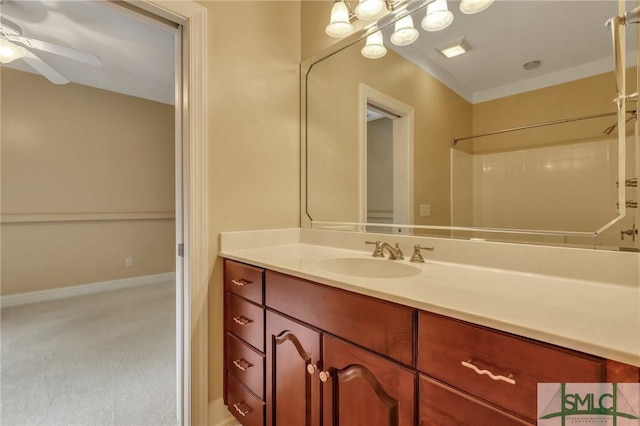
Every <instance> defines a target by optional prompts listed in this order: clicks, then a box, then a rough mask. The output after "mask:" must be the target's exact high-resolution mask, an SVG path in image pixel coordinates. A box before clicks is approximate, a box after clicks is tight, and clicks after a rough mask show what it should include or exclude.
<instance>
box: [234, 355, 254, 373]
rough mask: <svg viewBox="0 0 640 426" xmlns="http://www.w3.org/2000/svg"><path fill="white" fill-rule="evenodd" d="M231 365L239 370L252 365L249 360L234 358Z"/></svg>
mask: <svg viewBox="0 0 640 426" xmlns="http://www.w3.org/2000/svg"><path fill="white" fill-rule="evenodd" d="M233 365H235V366H236V368H237V369H238V370H240V371H245V370H246V369H247V368H249V367H253V364H251V363H250V362H249V361H247V360H246V359H242V358H241V359H234V360H233Z"/></svg>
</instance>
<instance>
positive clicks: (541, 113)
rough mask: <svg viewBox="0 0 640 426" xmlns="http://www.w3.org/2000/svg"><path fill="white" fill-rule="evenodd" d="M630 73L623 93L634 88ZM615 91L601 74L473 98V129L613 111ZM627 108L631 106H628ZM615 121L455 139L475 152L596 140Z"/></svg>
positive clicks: (488, 129)
mask: <svg viewBox="0 0 640 426" xmlns="http://www.w3.org/2000/svg"><path fill="white" fill-rule="evenodd" d="M634 73H635V69H629V70H628V72H627V81H628V84H629V88H628V91H629V93H632V92H633V91H634V90H635V89H634V86H635V84H633V82H634V79H633V78H631V77H633V75H634ZM615 93H616V88H615V79H614V76H613V74H612V73H604V74H599V75H596V76H593V77H588V78H583V79H580V80H575V81H572V82H569V83H564V84H559V85H555V86H550V87H546V88H543V89H539V90H533V91H530V92H525V93H520V94H516V95H513V96H507V97H504V98H500V99H495V100H492V101H487V102H482V103H478V104H475V105H473V134H481V133H485V132H491V131H494V130H499V129H508V128H512V127H518V126H523V125H528V124H534V123H543V122H547V121H553V120H561V119H568V118H573V117H581V116H587V115H592V114H601V113H608V112H611V113H615V112H616V108H615V105H614V104H613V102H612V101H613V99H614V98H615ZM628 109H633V105H630V107H629V108H628ZM615 122H616V118H615V116H611V117H604V118H598V119H593V120H584V121H576V122H573V123H567V124H560V125H553V126H547V127H541V128H538V129H532V130H523V131H518V132H514V133H506V134H503V135H497V136H490V137H486V138H479V139H476V140H474V141H473V142H461V144H462V145H466V144H472V145H473V151H474V152H475V153H478V152H492V151H501V150H505V149H506V150H516V149H520V148H526V147H530V146H540V145H557V144H570V143H575V142H580V141H584V140H602V139H606V137H605V135H604V134H603V130H604V129H605V128H607V127H608V126H610V125H611V124H613V123H615Z"/></svg>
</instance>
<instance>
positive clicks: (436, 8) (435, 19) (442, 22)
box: [422, 0, 453, 31]
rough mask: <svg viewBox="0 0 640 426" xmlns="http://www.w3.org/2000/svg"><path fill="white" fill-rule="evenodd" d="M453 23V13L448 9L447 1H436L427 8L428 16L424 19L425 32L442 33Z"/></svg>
mask: <svg viewBox="0 0 640 426" xmlns="http://www.w3.org/2000/svg"><path fill="white" fill-rule="evenodd" d="M452 22H453V13H451V11H450V10H449V8H448V7H447V0H435V1H434V2H432V3H429V5H428V6H427V14H426V15H425V17H424V18H423V19H422V28H424V30H425V31H440V30H444V29H445V28H447V27H448V26H449V25H451V23H452Z"/></svg>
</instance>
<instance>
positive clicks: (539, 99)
mask: <svg viewBox="0 0 640 426" xmlns="http://www.w3.org/2000/svg"><path fill="white" fill-rule="evenodd" d="M432 4H435V3H432ZM634 5H635V3H634ZM459 6H460V4H459V2H455V1H449V2H447V8H448V10H449V11H450V12H451V14H452V15H453V20H452V22H451V23H450V24H449V25H448V26H447V27H446V28H444V29H443V30H441V31H437V32H433V31H425V30H424V28H423V26H422V25H421V22H422V21H423V20H424V18H425V16H426V13H427V6H426V5H422V6H420V7H418V8H417V10H416V11H415V12H413V13H412V14H411V15H409V16H412V17H413V23H414V27H415V28H416V29H417V31H418V36H417V39H416V40H415V41H414V42H413V43H411V44H407V45H404V46H402V45H401V46H398V45H396V44H397V43H395V44H394V43H392V42H391V38H392V35H393V33H394V30H395V29H396V27H397V26H396V25H393V24H391V25H387V26H384V27H383V26H382V25H381V28H380V33H379V34H380V35H381V36H382V40H383V43H384V49H385V50H386V53H385V54H384V55H382V56H380V57H378V58H376V59H372V58H371V56H372V55H367V56H365V53H366V52H367V49H366V47H367V43H368V42H367V38H366V37H363V38H361V39H360V40H359V41H357V42H355V43H353V44H351V45H349V46H348V47H346V48H343V49H341V50H339V51H337V52H336V53H334V54H332V55H331V56H329V57H327V58H325V59H323V60H320V61H317V62H316V63H313V64H312V65H311V66H310V70H309V72H308V73H307V75H306V104H305V107H306V117H307V120H306V182H305V186H306V214H307V215H308V217H309V218H310V220H311V221H312V222H313V223H319V222H336V223H367V224H369V225H370V226H369V229H375V230H376V232H379V231H382V232H411V233H415V234H428V235H433V234H435V235H453V236H461V237H480V238H489V239H498V240H509V239H515V240H518V241H527V242H532V243H552V244H556V243H559V244H570V245H591V246H593V244H594V243H595V244H597V245H598V246H599V247H620V246H624V247H635V235H636V234H635V224H636V212H637V208H635V207H634V206H633V200H637V184H636V185H634V182H635V178H636V171H635V167H636V163H637V161H636V154H635V152H636V142H635V139H636V138H635V135H634V128H635V125H636V120H635V118H636V114H635V108H636V104H635V103H633V104H632V103H628V104H627V108H626V109H627V114H626V117H625V119H626V121H627V132H626V138H627V143H626V145H625V151H626V172H625V176H626V178H625V183H624V184H625V185H626V186H625V188H626V189H625V191H626V199H627V200H629V201H627V202H626V204H628V205H625V206H624V210H625V213H626V217H625V218H624V219H622V220H620V221H619V222H618V223H616V224H615V225H613V226H612V227H611V228H610V229H609V230H607V231H606V232H603V233H602V234H599V235H598V236H597V238H595V240H594V238H593V236H594V232H596V231H597V230H598V229H601V228H602V227H603V226H605V225H606V224H607V223H609V222H611V221H612V220H614V219H615V218H616V217H617V216H618V214H619V212H618V207H617V202H618V182H617V181H618V180H619V179H618V177H619V174H618V157H619V154H620V153H619V149H618V126H617V124H616V123H617V117H616V106H615V104H614V102H613V100H614V98H615V97H616V80H615V76H614V73H613V72H612V71H613V67H614V61H613V49H612V46H611V45H612V41H611V32H610V31H609V30H607V29H606V28H605V22H606V21H607V19H609V18H610V17H612V16H615V15H617V14H618V2H616V1H553V2H546V1H496V2H494V3H493V4H492V5H491V6H490V7H488V8H487V9H486V10H484V11H482V12H481V13H478V14H473V15H468V14H464V13H461V12H460V10H459ZM327 17H328V14H327ZM376 29H377V28H374V29H369V34H372V33H374V32H375V30H376ZM377 37H379V36H377ZM626 38H627V44H626V52H627V55H626V58H627V70H626V78H627V93H633V92H635V91H636V89H635V87H636V80H637V73H636V67H635V62H636V27H635V26H629V27H627V30H626ZM355 39H356V38H354V40H355ZM456 43H457V44H458V45H462V46H463V47H464V49H465V50H466V51H465V52H464V53H463V54H461V55H459V56H455V57H452V58H447V57H446V56H445V55H444V54H443V50H445V48H447V47H451V46H452V45H454V44H456ZM369 44H371V41H370V39H369ZM363 49H364V51H365V53H363ZM622 154H624V153H622ZM630 201H631V203H630ZM375 223H384V224H396V225H403V224H408V225H426V226H430V227H432V229H412V230H408V229H407V228H406V227H401V226H397V227H393V228H391V227H390V228H372V227H371V226H372V224H375ZM438 227H464V228H467V227H468V228H474V229H475V228H491V229H499V230H512V231H531V230H533V231H536V232H525V233H522V232H520V233H518V232H516V234H517V235H510V232H504V233H503V232H495V233H487V232H472V231H460V230H456V231H455V232H453V233H451V230H449V231H447V230H444V229H438ZM545 233H548V234H552V235H539V234H545ZM587 236H588V237H587Z"/></svg>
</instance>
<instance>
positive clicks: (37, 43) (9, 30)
mask: <svg viewBox="0 0 640 426" xmlns="http://www.w3.org/2000/svg"><path fill="white" fill-rule="evenodd" d="M22 34H23V33H22V29H21V28H20V27H19V26H18V25H17V24H15V23H13V22H11V21H10V20H8V19H6V18H4V17H0V60H1V62H2V63H9V62H11V61H13V60H15V59H20V58H21V59H22V60H24V61H25V62H26V63H27V64H29V66H31V67H32V68H33V69H34V70H36V71H38V72H39V73H40V74H42V75H43V76H44V77H46V78H47V79H48V80H49V81H51V82H52V83H55V84H67V83H69V80H67V79H66V78H65V77H64V76H63V75H62V74H60V73H59V72H58V71H56V70H55V69H53V68H52V67H51V66H50V65H49V64H47V63H46V62H45V61H43V60H42V59H41V58H39V57H38V56H37V55H36V54H35V53H34V51H42V52H49V53H53V54H55V55H60V56H64V57H66V58H70V59H73V60H76V61H80V62H83V63H86V64H89V65H93V66H97V67H99V66H101V65H102V60H100V58H98V57H97V56H96V55H93V54H91V53H86V52H82V51H80V50H77V49H73V48H70V47H65V46H60V45H58V44H53V43H49V42H46V41H42V40H36V39H33V38H29V37H25V36H23V35H22ZM5 55H6V56H5Z"/></svg>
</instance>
